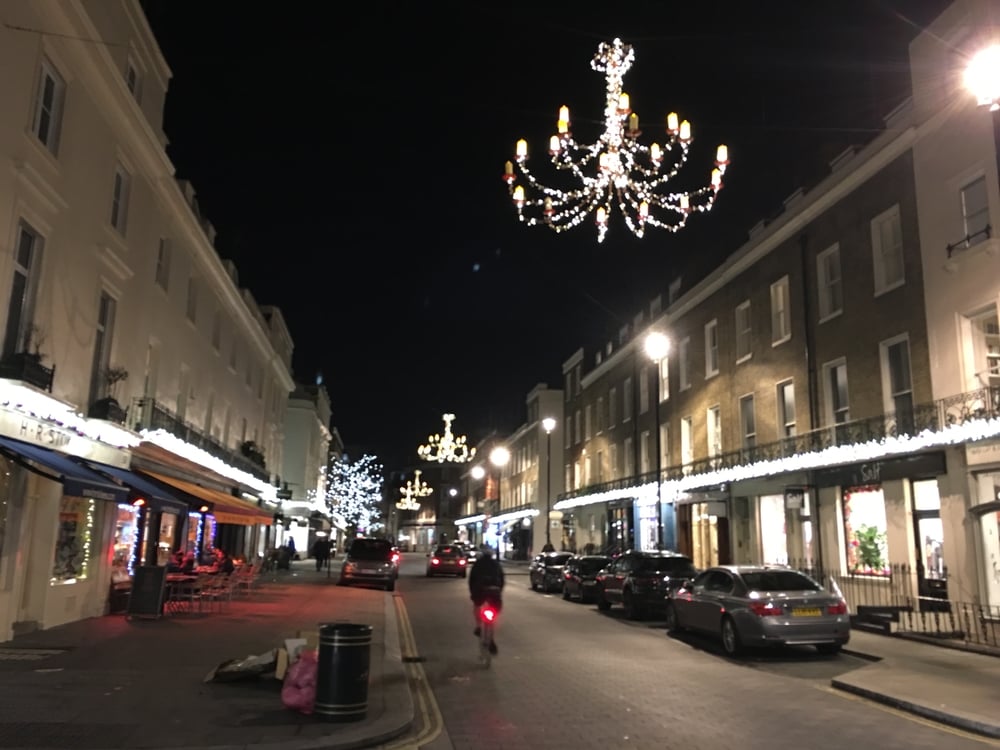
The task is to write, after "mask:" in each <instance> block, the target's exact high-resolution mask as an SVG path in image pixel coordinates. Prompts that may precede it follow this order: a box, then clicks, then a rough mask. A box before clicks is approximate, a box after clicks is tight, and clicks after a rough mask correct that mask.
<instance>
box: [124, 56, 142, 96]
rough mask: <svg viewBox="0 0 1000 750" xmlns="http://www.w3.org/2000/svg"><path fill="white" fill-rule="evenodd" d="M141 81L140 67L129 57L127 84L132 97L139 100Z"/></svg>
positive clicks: (126, 70) (126, 72) (126, 66)
mask: <svg viewBox="0 0 1000 750" xmlns="http://www.w3.org/2000/svg"><path fill="white" fill-rule="evenodd" d="M140 83H141V78H140V77H139V67H138V66H137V65H136V64H135V60H133V59H132V58H129V60H128V62H127V63H126V64H125V86H126V88H128V91H129V93H130V94H132V98H133V99H135V100H136V101H137V102H138V101H139V94H140V92H141V87H140Z"/></svg>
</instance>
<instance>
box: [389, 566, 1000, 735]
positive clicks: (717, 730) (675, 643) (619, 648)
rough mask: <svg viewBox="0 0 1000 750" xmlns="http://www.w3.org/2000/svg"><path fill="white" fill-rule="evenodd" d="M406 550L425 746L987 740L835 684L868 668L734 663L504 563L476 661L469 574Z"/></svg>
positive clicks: (785, 655) (763, 659)
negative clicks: (424, 700) (427, 695)
mask: <svg viewBox="0 0 1000 750" xmlns="http://www.w3.org/2000/svg"><path fill="white" fill-rule="evenodd" d="M425 567H426V559H425V558H424V557H423V556H422V555H417V554H414V553H410V554H408V555H406V556H405V557H404V561H403V565H402V568H401V577H400V580H399V583H398V587H397V590H398V591H399V592H400V594H401V595H402V597H403V601H404V603H405V606H406V610H407V612H408V615H409V620H410V625H411V627H412V629H413V633H414V636H415V640H416V644H417V647H418V651H419V656H420V658H421V659H422V660H423V668H424V671H425V673H426V675H427V679H428V682H429V684H430V686H431V688H432V690H433V692H434V696H435V698H436V702H437V706H438V708H439V710H440V713H441V716H442V718H443V722H444V725H445V728H446V730H445V732H444V733H443V734H442V736H441V737H439V738H438V740H436V741H435V742H433V743H431V745H429V746H427V747H429V748H433V750H447V748H455V750H466V749H467V748H468V749H469V750H500V749H501V748H503V749H512V748H517V749H518V750H525V749H533V748H539V749H541V748H545V749H549V748H552V749H556V748H567V749H569V748H572V749H573V750H586V749H587V748H594V749H595V750H597V748H601V749H602V750H603V749H605V748H635V749H636V750H645V749H646V748H649V750H662V749H664V748H666V749H670V748H677V749H678V750H681V749H683V750H723V749H725V750H729V749H730V748H740V747H744V748H749V749H751V750H753V749H756V748H768V750H780V749H785V748H787V749H788V750H792V749H794V750H801V748H811V749H813V750H822V749H823V748H830V750H845V749H846V750H853V748H859V749H863V748H876V747H877V748H900V749H902V748H905V749H906V750H918V749H919V748H934V750H940V749H941V748H947V749H948V750H951V749H954V750H964V749H966V748H968V749H970V750H971V749H972V748H976V749H977V750H981V749H982V748H984V747H995V746H996V745H995V743H992V742H990V741H984V740H982V739H979V738H976V737H972V736H970V735H965V734H962V733H960V732H956V731H954V730H951V729H948V728H945V727H939V726H937V725H933V724H929V723H927V722H924V721H922V720H920V719H917V718H915V717H911V716H908V715H905V714H901V713H898V712H894V711H892V710H889V709H886V708H883V707H880V706H877V705H875V704H872V703H868V702H866V701H862V700H859V699H856V698H853V697H850V696H848V695H846V694H843V693H840V692H836V691H833V690H832V689H831V688H830V687H829V684H830V679H831V678H833V677H835V676H837V675H840V674H843V673H845V672H849V671H851V670H854V669H858V668H860V667H862V666H864V665H865V664H866V662H865V661H863V660H862V659H860V658H857V657H855V656H850V655H846V654H841V655H839V656H836V657H821V656H819V655H818V654H816V653H815V652H814V651H813V650H812V649H798V650H790V651H787V652H779V653H764V654H756V655H753V656H751V657H750V658H744V659H740V660H730V659H729V658H727V657H726V656H725V655H723V654H722V652H721V650H720V649H719V647H718V646H717V645H716V644H714V643H713V642H711V641H710V640H707V639H702V638H699V637H697V636H691V637H688V636H685V637H683V638H672V637H670V636H668V635H666V633H665V630H664V628H663V624H662V623H659V622H651V621H650V622H630V621H628V620H625V619H624V618H623V617H622V615H621V612H620V610H619V608H617V607H616V608H613V609H612V610H611V611H610V612H608V613H601V612H598V611H597V609H596V607H594V606H593V605H591V604H587V605H583V604H579V603H577V602H567V601H563V599H562V597H561V595H560V594H549V595H545V594H540V593H536V592H532V591H531V590H530V589H529V587H528V578H527V575H526V573H527V571H526V569H525V570H524V571H523V573H521V572H520V571H518V572H511V573H510V574H509V575H508V578H507V587H506V589H505V591H504V609H503V612H502V614H501V618H500V622H499V625H498V630H497V644H498V646H499V650H500V653H499V655H498V657H497V658H495V659H494V660H493V664H492V667H491V668H490V669H488V670H487V669H484V668H483V667H482V666H481V665H480V664H479V663H478V661H477V641H476V639H475V637H474V636H473V634H472V628H473V616H472V606H471V603H470V601H469V598H468V587H467V581H465V580H463V579H456V578H427V577H426V576H425V575H424V572H425Z"/></svg>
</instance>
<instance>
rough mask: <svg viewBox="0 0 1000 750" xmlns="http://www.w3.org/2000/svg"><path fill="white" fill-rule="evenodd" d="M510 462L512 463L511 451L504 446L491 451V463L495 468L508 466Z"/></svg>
mask: <svg viewBox="0 0 1000 750" xmlns="http://www.w3.org/2000/svg"><path fill="white" fill-rule="evenodd" d="M508 461H510V451H509V450H507V449H506V448H504V447H503V446H502V445H498V446H497V447H496V448H494V449H493V450H492V451H490V463H491V464H493V465H494V466H506V465H507V462H508Z"/></svg>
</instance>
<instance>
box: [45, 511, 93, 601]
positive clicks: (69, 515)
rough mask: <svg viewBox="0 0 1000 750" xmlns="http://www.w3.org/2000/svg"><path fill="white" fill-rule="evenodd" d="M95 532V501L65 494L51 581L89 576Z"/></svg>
mask: <svg viewBox="0 0 1000 750" xmlns="http://www.w3.org/2000/svg"><path fill="white" fill-rule="evenodd" d="M93 533H94V501H93V500H90V499H88V498H82V497H67V496H64V497H63V498H62V499H61V500H60V505H59V528H58V531H57V534H56V549H55V559H54V561H53V565H52V578H51V582H52V583H54V584H56V583H76V582H77V581H78V580H83V579H85V578H86V577H87V571H88V568H89V566H90V556H91V553H92V551H93V550H92V546H91V545H92V542H93Z"/></svg>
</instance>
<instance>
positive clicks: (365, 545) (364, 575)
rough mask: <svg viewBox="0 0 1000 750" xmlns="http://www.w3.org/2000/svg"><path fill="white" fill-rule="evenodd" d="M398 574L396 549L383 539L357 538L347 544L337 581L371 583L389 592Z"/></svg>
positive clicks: (344, 583)
mask: <svg viewBox="0 0 1000 750" xmlns="http://www.w3.org/2000/svg"><path fill="white" fill-rule="evenodd" d="M398 576H399V550H397V549H396V548H395V547H394V546H393V545H392V543H391V542H388V541H386V540H385V539H375V538H373V537H359V538H357V539H352V540H351V543H350V545H349V546H348V547H347V554H346V556H345V558H344V564H343V565H342V566H341V568H340V580H339V581H337V584H338V585H340V586H347V585H349V584H352V583H366V584H374V585H377V586H381V587H382V588H384V589H385V590H386V591H392V590H394V589H395V588H396V578H397V577H398Z"/></svg>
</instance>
